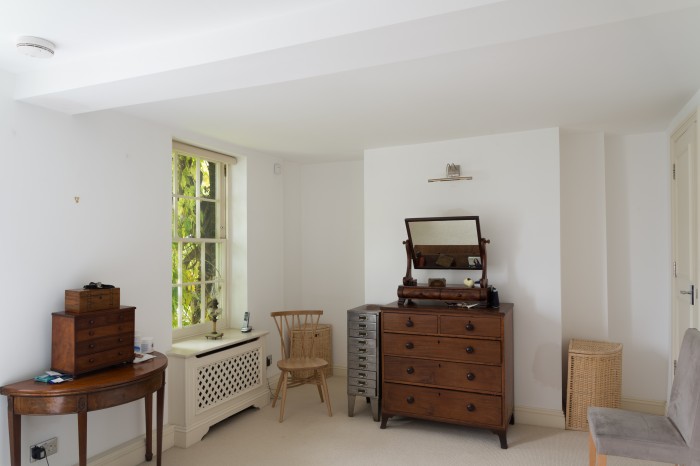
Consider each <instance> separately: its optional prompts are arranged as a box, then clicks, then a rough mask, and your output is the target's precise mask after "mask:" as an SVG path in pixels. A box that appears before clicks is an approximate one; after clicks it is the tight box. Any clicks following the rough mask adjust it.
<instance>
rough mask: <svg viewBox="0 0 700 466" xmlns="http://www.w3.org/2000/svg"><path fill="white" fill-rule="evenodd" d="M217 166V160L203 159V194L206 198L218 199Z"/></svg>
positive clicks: (201, 178) (201, 170)
mask: <svg viewBox="0 0 700 466" xmlns="http://www.w3.org/2000/svg"><path fill="white" fill-rule="evenodd" d="M217 168H218V164H217V163H216V162H210V161H208V160H202V161H201V165H200V169H199V170H200V180H201V183H202V186H201V188H200V190H201V196H202V197H204V198H206V199H216V189H217V184H218V183H217V182H218V179H217Z"/></svg>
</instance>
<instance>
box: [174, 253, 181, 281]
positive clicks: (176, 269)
mask: <svg viewBox="0 0 700 466" xmlns="http://www.w3.org/2000/svg"><path fill="white" fill-rule="evenodd" d="M179 257H180V256H179V255H178V253H177V243H173V247H172V262H173V273H172V284H173V285H176V284H178V283H181V280H180V267H179V263H178V258H179Z"/></svg>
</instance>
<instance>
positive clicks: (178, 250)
mask: <svg viewBox="0 0 700 466" xmlns="http://www.w3.org/2000/svg"><path fill="white" fill-rule="evenodd" d="M172 173H173V217H172V224H173V243H172V283H173V287H172V309H171V316H172V327H173V328H180V327H187V326H191V325H194V324H198V323H201V322H203V321H204V320H207V319H206V317H207V316H206V309H208V308H209V307H210V306H211V303H212V301H213V300H214V299H217V301H218V302H219V304H220V305H221V304H222V303H223V302H224V299H225V297H224V296H223V291H224V286H223V285H224V278H225V277H224V274H223V270H224V267H223V264H224V248H225V243H224V238H225V235H224V234H220V231H221V230H223V229H224V228H225V221H224V219H223V215H222V214H220V212H221V202H222V200H221V197H223V193H221V192H220V191H222V190H221V189H219V186H220V185H221V186H222V187H223V177H222V176H220V175H221V174H222V173H223V168H222V164H221V163H220V162H215V161H210V160H206V159H203V158H199V157H195V156H191V155H189V154H184V153H180V152H178V151H174V152H173V159H172Z"/></svg>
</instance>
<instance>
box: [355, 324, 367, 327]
mask: <svg viewBox="0 0 700 466" xmlns="http://www.w3.org/2000/svg"><path fill="white" fill-rule="evenodd" d="M357 326H358V327H359V328H367V324H358V325H357Z"/></svg>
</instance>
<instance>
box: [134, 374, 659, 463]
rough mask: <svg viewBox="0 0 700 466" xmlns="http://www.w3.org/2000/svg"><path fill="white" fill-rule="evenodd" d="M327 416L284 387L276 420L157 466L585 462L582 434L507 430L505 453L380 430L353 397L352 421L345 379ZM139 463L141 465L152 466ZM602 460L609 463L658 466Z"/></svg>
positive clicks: (226, 427) (487, 435)
mask: <svg viewBox="0 0 700 466" xmlns="http://www.w3.org/2000/svg"><path fill="white" fill-rule="evenodd" d="M328 383H329V389H330V392H331V401H332V406H333V417H328V416H327V415H326V408H325V406H324V405H323V404H321V403H320V400H319V398H318V392H317V391H316V388H315V387H314V386H311V385H307V386H303V387H296V388H293V389H290V390H289V392H288V395H287V408H286V412H285V420H284V422H283V423H281V424H280V423H278V422H277V416H278V413H279V411H278V408H279V404H278V405H277V407H276V408H274V409H273V408H272V406H271V405H268V406H266V407H264V408H262V409H254V408H253V409H248V410H246V411H243V412H241V413H239V414H237V415H235V416H232V417H230V418H228V419H226V420H224V421H222V422H220V423H219V424H217V425H216V426H214V427H213V428H212V429H210V430H209V432H208V433H207V435H205V436H204V439H203V440H202V441H201V442H199V443H197V444H195V445H193V446H191V447H190V448H188V449H181V448H177V447H173V448H170V449H169V450H167V451H165V452H164V453H163V466H205V465H206V466H209V465H211V466H219V465H221V466H229V465H231V466H233V465H279V466H296V465H299V466H325V465H348V466H365V465H401V466H414V465H415V466H428V465H518V466H529V465H532V466H535V465H536V466H566V465H580V466H586V465H588V443H587V442H588V437H587V435H588V434H587V433H585V432H575V431H568V430H560V429H552V428H545V427H535V426H528V425H523V424H518V423H517V419H516V424H515V425H514V426H510V428H509V429H508V449H507V450H502V449H501V448H500V446H499V442H498V437H497V436H496V435H494V434H493V433H491V432H490V431H487V430H480V429H471V428H466V427H462V426H455V425H449V424H441V423H436V422H427V421H420V420H413V419H407V418H392V419H391V420H390V421H389V423H388V424H387V428H386V429H384V430H382V429H380V428H379V423H378V422H374V421H373V420H372V415H371V412H370V407H369V404H367V403H366V402H365V400H364V399H362V398H360V397H357V398H356V401H355V416H354V417H349V416H348V413H347V395H346V393H345V388H346V385H345V384H346V379H345V378H343V377H338V376H334V377H330V378H329V379H328ZM152 464H154V462H151V463H142V466H151V465H152ZM660 464H661V463H653V462H648V461H638V460H630V459H624V458H613V457H610V458H608V466H632V465H645V466H651V465H660Z"/></svg>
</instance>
